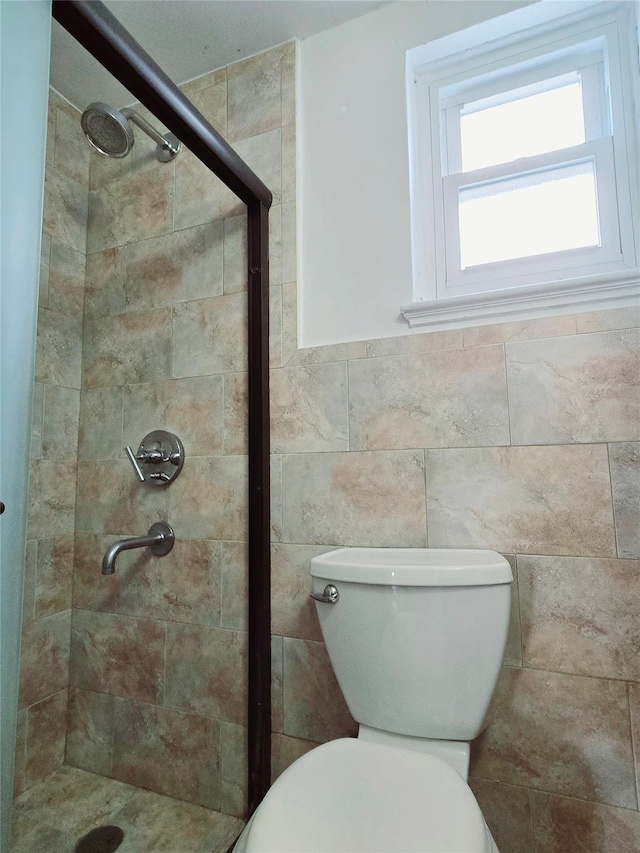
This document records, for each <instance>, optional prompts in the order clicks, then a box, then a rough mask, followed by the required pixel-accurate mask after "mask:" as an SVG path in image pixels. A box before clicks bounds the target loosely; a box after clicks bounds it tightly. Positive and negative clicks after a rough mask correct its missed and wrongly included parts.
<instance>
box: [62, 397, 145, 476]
mask: <svg viewBox="0 0 640 853" xmlns="http://www.w3.org/2000/svg"><path fill="white" fill-rule="evenodd" d="M140 387H142V388H143V387H145V386H140ZM122 396H123V391H122V388H115V387H114V388H83V389H82V391H81V394H80V430H79V434H78V459H82V460H96V459H121V458H122V455H123V449H124V442H123V440H122ZM140 438H142V436H140ZM134 449H135V450H137V445H136V447H135V448H134Z"/></svg>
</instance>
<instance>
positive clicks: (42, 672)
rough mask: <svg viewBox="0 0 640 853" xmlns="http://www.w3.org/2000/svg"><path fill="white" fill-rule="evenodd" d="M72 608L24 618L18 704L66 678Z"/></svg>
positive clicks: (45, 693) (52, 689)
mask: <svg viewBox="0 0 640 853" xmlns="http://www.w3.org/2000/svg"><path fill="white" fill-rule="evenodd" d="M70 631H71V612H70V611H68V610H67V611H66V612H64V613H55V614H54V615H53V616H46V617H45V618H43V619H35V620H34V621H32V622H25V623H24V625H23V626H22V645H21V648H20V707H21V708H25V707H27V706H28V705H34V704H35V703H36V702H38V701H40V700H41V699H44V698H46V697H47V696H51V694H52V693H57V692H58V691H59V690H63V689H64V688H65V687H66V686H67V684H68V682H69V640H70Z"/></svg>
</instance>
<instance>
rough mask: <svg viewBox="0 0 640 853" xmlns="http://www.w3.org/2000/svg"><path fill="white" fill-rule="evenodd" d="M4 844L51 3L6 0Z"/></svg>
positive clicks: (0, 727) (0, 833)
mask: <svg viewBox="0 0 640 853" xmlns="http://www.w3.org/2000/svg"><path fill="white" fill-rule="evenodd" d="M0 30H1V32H2V43H1V54H2V68H1V72H2V73H1V78H2V94H1V102H2V138H1V147H2V160H1V178H2V210H1V214H2V215H1V219H2V232H1V237H2V251H1V255H2V266H1V273H2V278H1V281H0V285H1V286H0V329H1V336H0V337H1V344H2V348H1V359H0V361H1V370H2V372H1V378H0V432H1V439H2V453H1V456H2V469H1V470H0V485H1V486H2V493H1V495H0V497H1V498H2V500H3V501H4V502H5V504H6V510H5V512H4V513H3V515H2V516H1V518H0V528H1V531H2V532H1V535H0V588H1V590H2V595H1V596H0V646H1V654H0V663H1V666H0V721H1V723H0V735H1V743H0V753H1V755H2V760H1V762H0V763H1V770H2V774H1V786H0V787H1V811H0V850H1V851H2V853H5V851H8V850H9V829H10V819H11V795H12V787H13V757H14V749H15V735H16V714H17V708H18V663H19V661H18V656H19V652H20V618H21V612H22V575H23V572H22V567H23V565H24V547H25V530H26V517H27V512H26V507H27V487H28V475H29V440H30V435H31V411H30V409H31V395H32V392H33V372H34V360H35V339H36V319H37V309H38V273H39V269H40V233H41V230H42V192H43V186H44V160H45V134H46V126H47V97H48V87H49V39H50V32H51V3H50V2H48V0H37V2H34V0H32V2H18V0H1V2H0Z"/></svg>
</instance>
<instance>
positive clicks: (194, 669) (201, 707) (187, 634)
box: [165, 622, 247, 724]
mask: <svg viewBox="0 0 640 853" xmlns="http://www.w3.org/2000/svg"><path fill="white" fill-rule="evenodd" d="M246 667H247V636H246V634H244V633H241V632H239V631H225V630H223V629H220V628H208V627H203V626H200V625H182V624H179V623H175V622H174V623H171V622H170V623H169V624H168V625H167V662H166V669H167V683H166V691H165V705H166V706H167V707H171V708H179V709H182V710H185V711H192V712H193V713H195V714H198V715H201V716H204V717H215V718H216V719H219V720H227V721H228V722H231V723H240V724H242V723H244V722H245V717H246V697H247V683H246V682H247V675H246Z"/></svg>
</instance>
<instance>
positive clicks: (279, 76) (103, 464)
mask: <svg viewBox="0 0 640 853" xmlns="http://www.w3.org/2000/svg"><path fill="white" fill-rule="evenodd" d="M294 60H295V53H294V46H293V45H289V46H288V47H283V48H281V49H276V50H274V51H270V52H269V53H267V54H263V55H262V56H260V57H258V58H255V59H252V60H249V61H247V62H243V63H239V64H236V65H234V66H232V67H230V68H229V69H223V70H222V71H216V72H213V73H212V74H209V75H206V76H205V77H202V78H199V79H198V80H197V81H195V82H194V83H191V84H188V85H186V86H184V87H183V89H184V90H185V92H186V93H187V94H188V95H189V97H191V98H192V100H193V102H194V103H195V104H196V106H197V107H198V108H199V109H200V110H201V111H202V112H203V113H204V115H205V116H206V117H207V118H208V119H209V121H210V122H211V123H212V124H213V126H214V127H216V128H217V129H218V131H219V132H220V133H221V134H222V135H223V136H225V137H226V138H227V139H228V140H229V141H230V142H231V144H232V145H233V146H234V147H235V149H236V150H237V151H238V153H239V154H240V155H241V156H242V157H243V158H244V159H245V160H246V161H247V162H248V163H249V165H250V166H252V167H253V168H254V169H255V170H256V171H257V172H258V173H259V174H260V176H261V177H262V178H263V180H264V181H265V182H266V183H267V185H268V186H269V187H270V188H271V189H272V191H273V193H274V206H273V208H272V211H271V216H270V222H271V227H272V233H273V240H272V247H271V249H272V251H271V281H272V284H273V286H272V292H273V294H274V302H276V303H278V304H279V301H280V296H279V294H280V287H281V280H282V272H281V270H282V260H281V256H282V240H281V232H282V228H281V221H282V216H283V211H284V209H285V202H289V201H291V200H292V198H293V195H292V192H293V190H292V187H293V186H294V178H295V174H294V173H292V170H293V169H294V167H295V161H294V158H293V156H292V150H293V149H292V142H293V137H292V134H291V130H292V128H293V120H294V117H295V110H294V102H293V97H294V90H293V79H294V78H293V74H294V64H295V63H294ZM136 135H137V141H136V145H135V147H134V149H133V152H132V155H131V156H130V157H128V158H126V159H124V160H122V161H110V160H107V159H105V158H103V157H100V156H99V155H97V154H96V155H93V156H92V158H91V169H90V191H89V221H88V230H87V267H86V296H85V314H84V348H83V372H82V395H81V404H80V436H79V445H78V502H77V512H76V555H75V569H74V590H73V625H72V639H71V654H70V696H69V722H68V737H67V751H66V759H67V762H68V763H70V764H73V765H75V766H78V767H81V768H84V769H86V770H92V771H94V772H98V773H102V774H105V775H108V776H113V777H115V778H117V779H120V780H122V781H125V782H129V783H131V784H134V785H139V786H141V787H146V788H151V789H152V790H155V791H158V792H160V793H164V794H168V795H171V796H175V797H179V798H181V799H187V800H190V801H192V802H194V803H198V804H201V805H204V806H208V807H210V808H214V809H220V810H222V811H224V812H227V813H231V814H238V815H242V814H244V810H245V776H246V746H245V742H246V728H245V727H246V674H245V670H246V646H247V635H246V622H245V609H246V595H245V593H246V559H247V558H246V533H247V489H246V477H247V465H246V462H247V460H246V438H245V435H246V428H245V421H246V416H247V415H246V387H247V381H246V379H247V375H246V366H247V351H246V325H247V321H246V316H247V309H246V301H247V300H246V250H245V246H246V217H245V215H244V205H243V204H241V203H239V202H238V201H237V200H236V199H235V197H234V196H233V195H232V194H231V193H230V192H229V191H228V190H226V189H225V188H224V187H223V185H222V184H221V183H220V181H218V180H217V179H216V178H215V177H214V176H212V175H211V173H210V172H208V170H207V169H206V168H205V167H204V166H202V164H201V163H200V162H199V161H198V160H197V159H196V158H195V157H193V156H192V155H191V154H190V153H189V152H188V151H186V150H185V151H182V152H181V153H180V154H179V156H178V157H177V158H176V160H175V161H174V162H173V163H171V164H160V163H158V162H157V161H156V160H155V157H154V148H155V146H154V145H153V144H152V143H151V142H150V141H149V140H147V139H146V138H145V137H144V135H142V134H138V133H137V134H136ZM289 233H291V230H290V232H289ZM273 327H274V331H275V332H276V335H275V337H274V340H277V328H278V317H277V311H276V313H275V316H274V322H273ZM158 428H162V429H167V430H170V431H172V432H175V433H176V434H177V435H178V436H179V437H180V438H181V439H182V441H183V443H184V446H185V453H186V462H185V466H184V469H183V471H182V473H181V474H180V477H179V478H178V479H177V480H176V481H175V483H172V484H171V485H170V486H169V487H168V488H162V487H160V488H158V487H156V486H153V485H146V484H145V485H143V486H141V485H140V484H139V483H138V482H137V480H136V478H135V476H134V472H133V470H132V469H131V466H130V464H129V462H128V461H127V460H126V458H125V456H124V452H123V447H124V445H126V444H130V445H131V446H132V447H133V448H134V449H136V448H137V447H138V444H139V443H140V441H141V439H142V438H143V436H144V435H145V434H146V433H148V432H150V431H151V430H153V429H158ZM278 473H279V468H278V467H276V470H275V474H276V482H278V480H277V475H278ZM158 520H168V521H169V523H170V524H171V525H172V526H173V528H174V530H175V533H176V545H175V547H174V549H173V551H172V552H171V553H170V554H169V555H168V556H166V557H164V558H162V559H158V558H155V557H152V556H150V555H149V553H148V552H147V551H146V550H145V551H144V552H141V551H137V552H136V551H133V552H129V553H128V554H123V555H122V556H121V557H119V559H118V565H117V569H116V574H115V575H114V576H112V577H104V576H102V575H101V574H100V568H99V566H100V560H101V557H102V555H103V553H104V551H105V549H106V548H107V547H108V545H109V544H110V543H111V542H112V541H113V540H114V539H115V538H119V537H122V536H128V535H141V534H144V533H146V531H147V530H148V528H149V526H150V525H151V524H152V523H153V522H154V521H158ZM281 648H282V640H279V643H278V641H276V642H275V643H274V694H275V696H276V707H279V706H281V704H282V699H281V660H282V651H281ZM281 716H282V715H281V713H280V715H278V714H276V720H278V719H279V717H281Z"/></svg>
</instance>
